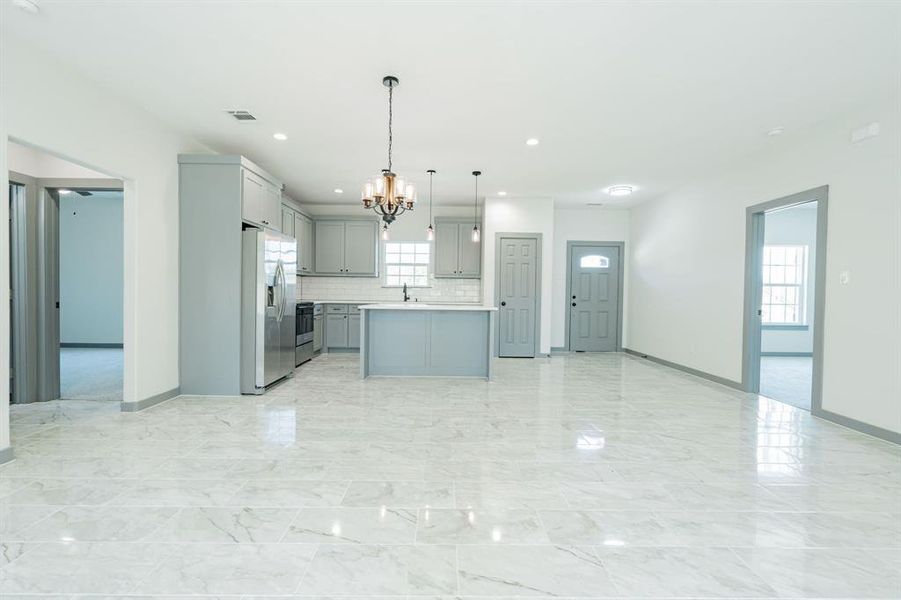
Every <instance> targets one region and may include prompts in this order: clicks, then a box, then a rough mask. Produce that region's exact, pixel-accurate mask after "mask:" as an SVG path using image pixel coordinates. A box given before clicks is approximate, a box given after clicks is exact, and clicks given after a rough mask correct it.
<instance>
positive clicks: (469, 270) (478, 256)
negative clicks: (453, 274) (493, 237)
mask: <svg viewBox="0 0 901 600" xmlns="http://www.w3.org/2000/svg"><path fill="white" fill-rule="evenodd" d="M472 227H473V225H472V224H470V223H460V226H459V229H458V234H457V240H458V242H457V243H458V248H459V252H458V257H459V258H458V259H457V276H458V277H479V274H480V272H481V270H482V244H481V242H474V241H472Z"/></svg>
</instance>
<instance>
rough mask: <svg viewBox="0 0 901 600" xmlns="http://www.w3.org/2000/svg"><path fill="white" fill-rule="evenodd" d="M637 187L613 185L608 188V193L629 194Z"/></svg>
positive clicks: (615, 194)
mask: <svg viewBox="0 0 901 600" xmlns="http://www.w3.org/2000/svg"><path fill="white" fill-rule="evenodd" d="M634 191H635V188H634V187H632V186H631V185H611V186H610V187H608V188H607V193H608V194H610V195H611V196H629V195H631V194H632V192H634Z"/></svg>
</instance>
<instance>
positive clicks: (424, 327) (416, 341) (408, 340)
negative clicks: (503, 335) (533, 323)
mask: <svg viewBox="0 0 901 600" xmlns="http://www.w3.org/2000/svg"><path fill="white" fill-rule="evenodd" d="M495 312H497V308H495V307H493V306H480V305H474V304H423V303H418V302H408V303H404V304H400V303H398V304H364V305H362V306H360V315H361V322H360V374H361V376H362V377H363V379H366V378H367V377H481V378H485V379H489V380H490V379H491V349H492V347H493V345H494V339H493V325H494V313H495Z"/></svg>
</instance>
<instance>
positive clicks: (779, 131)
mask: <svg viewBox="0 0 901 600" xmlns="http://www.w3.org/2000/svg"><path fill="white" fill-rule="evenodd" d="M783 133H785V127H782V126H779V127H773V128H772V129H770V130H769V131H767V132H766V134H767V135H768V136H770V137H773V136H776V135H782V134H783Z"/></svg>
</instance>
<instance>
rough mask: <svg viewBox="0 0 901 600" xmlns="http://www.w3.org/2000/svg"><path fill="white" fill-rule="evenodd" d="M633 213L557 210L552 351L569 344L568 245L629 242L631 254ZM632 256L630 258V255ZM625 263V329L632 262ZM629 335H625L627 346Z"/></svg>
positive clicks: (623, 211)
mask: <svg viewBox="0 0 901 600" xmlns="http://www.w3.org/2000/svg"><path fill="white" fill-rule="evenodd" d="M628 239H629V211H628V210H614V209H604V208H588V207H586V208H557V209H556V210H554V262H553V277H552V280H551V285H552V287H553V293H552V298H551V347H553V348H561V347H563V345H564V344H565V340H566V318H567V315H568V311H567V306H568V305H569V300H568V299H567V297H566V243H567V242H570V241H589V242H625V243H626V253H628V251H629V243H628ZM627 255H628V254H627ZM620 260H622V261H623V262H624V265H623V266H624V269H625V273H624V276H623V281H621V282H620V285H622V286H623V303H624V305H625V306H623V324H624V327H623V329H624V330H625V329H626V328H625V324H626V323H627V321H628V314H627V312H628V310H627V309H628V301H629V288H628V281H629V262H628V260H627V259H626V256H622V257H621V258H620ZM625 339H626V335H625V333H624V334H623V340H624V342H623V343H624V344H625Z"/></svg>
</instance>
